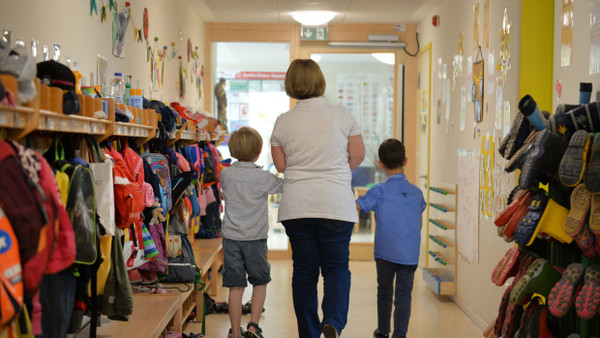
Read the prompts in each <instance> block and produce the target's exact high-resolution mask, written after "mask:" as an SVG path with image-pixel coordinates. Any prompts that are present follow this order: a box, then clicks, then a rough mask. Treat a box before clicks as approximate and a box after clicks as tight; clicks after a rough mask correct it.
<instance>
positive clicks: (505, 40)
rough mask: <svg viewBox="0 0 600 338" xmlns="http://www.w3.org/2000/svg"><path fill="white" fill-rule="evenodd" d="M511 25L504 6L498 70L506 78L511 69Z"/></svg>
mask: <svg viewBox="0 0 600 338" xmlns="http://www.w3.org/2000/svg"><path fill="white" fill-rule="evenodd" d="M510 27H511V24H510V23H509V22H508V13H507V9H506V7H505V8H504V19H503V20H502V29H500V57H499V60H498V66H497V67H496V69H497V70H499V71H501V72H502V79H503V80H504V79H506V72H507V71H508V70H509V69H510Z"/></svg>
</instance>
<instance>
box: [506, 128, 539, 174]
mask: <svg viewBox="0 0 600 338" xmlns="http://www.w3.org/2000/svg"><path fill="white" fill-rule="evenodd" d="M537 134H539V131H537V130H536V131H533V132H532V133H530V134H529V136H527V138H526V139H525V141H524V142H523V145H522V146H521V148H519V150H517V152H516V153H515V154H514V155H513V156H512V157H511V158H510V160H509V161H508V162H506V166H505V167H504V170H505V171H506V172H507V173H512V172H513V171H515V170H517V169H518V168H520V167H521V165H522V164H523V161H524V160H525V158H526V157H527V155H528V154H529V152H530V151H531V149H532V148H533V145H532V143H533V140H535V137H536V136H537Z"/></svg>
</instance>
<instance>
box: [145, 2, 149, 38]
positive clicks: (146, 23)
mask: <svg viewBox="0 0 600 338" xmlns="http://www.w3.org/2000/svg"><path fill="white" fill-rule="evenodd" d="M149 25H150V23H149V22H148V8H144V40H146V42H148V26H149Z"/></svg>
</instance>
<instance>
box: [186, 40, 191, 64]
mask: <svg viewBox="0 0 600 338" xmlns="http://www.w3.org/2000/svg"><path fill="white" fill-rule="evenodd" d="M187 58H188V62H190V59H191V58H192V41H190V39H189V38H188V41H187Z"/></svg>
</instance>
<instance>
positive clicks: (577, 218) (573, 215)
mask: <svg viewBox="0 0 600 338" xmlns="http://www.w3.org/2000/svg"><path fill="white" fill-rule="evenodd" d="M591 202H592V194H591V193H590V192H589V191H588V190H587V189H586V188H585V183H581V184H579V185H577V186H576V187H575V189H573V192H572V193H571V210H570V211H569V215H568V216H567V219H566V220H565V232H566V233H567V234H568V235H569V236H571V237H575V236H576V235H577V234H578V233H580V232H581V230H582V228H583V223H584V221H585V217H586V216H587V213H588V211H589V210H590V205H591Z"/></svg>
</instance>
